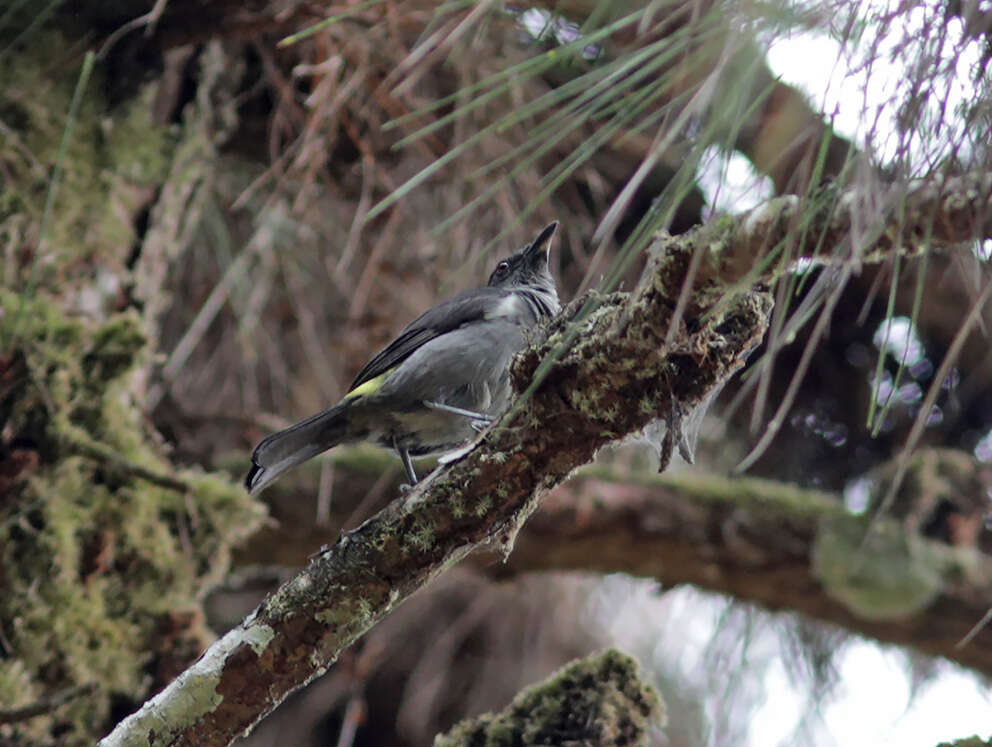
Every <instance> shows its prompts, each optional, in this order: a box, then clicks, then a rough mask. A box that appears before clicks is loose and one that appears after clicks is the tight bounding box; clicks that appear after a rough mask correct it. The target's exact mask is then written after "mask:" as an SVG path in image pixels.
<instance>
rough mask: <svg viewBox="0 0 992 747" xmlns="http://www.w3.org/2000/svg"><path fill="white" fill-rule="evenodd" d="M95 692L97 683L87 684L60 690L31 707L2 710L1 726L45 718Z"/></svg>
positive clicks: (0, 716) (0, 715)
mask: <svg viewBox="0 0 992 747" xmlns="http://www.w3.org/2000/svg"><path fill="white" fill-rule="evenodd" d="M93 692H96V683H95V682H87V683H86V684H83V685H73V686H72V687H67V688H66V689H65V690H60V691H59V692H57V693H55V694H54V695H50V696H49V697H47V698H41V699H40V700H36V701H35V702H34V703H31V704H30V705H26V706H21V707H20V708H0V724H16V723H18V722H19V721H27V720H28V719H32V718H35V717H36V716H43V715H45V714H46V713H51V712H52V711H54V710H55V709H56V708H59V707H60V706H63V705H65V704H66V703H68V702H69V701H70V700H75V699H76V698H82V697H83V696H85V695H89V694H90V693H93Z"/></svg>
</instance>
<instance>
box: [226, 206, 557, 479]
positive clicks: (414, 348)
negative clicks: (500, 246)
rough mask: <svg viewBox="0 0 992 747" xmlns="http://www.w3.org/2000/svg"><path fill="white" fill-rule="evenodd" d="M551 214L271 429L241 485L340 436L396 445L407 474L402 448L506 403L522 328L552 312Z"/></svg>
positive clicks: (455, 438)
mask: <svg viewBox="0 0 992 747" xmlns="http://www.w3.org/2000/svg"><path fill="white" fill-rule="evenodd" d="M557 227H558V223H557V221H556V222H554V223H551V224H550V225H548V226H547V227H545V228H544V230H543V231H541V233H540V234H538V236H537V238H536V239H534V241H533V242H531V243H530V244H529V245H528V246H526V247H524V248H523V249H521V250H520V251H519V252H517V253H516V254H514V255H512V256H510V257H507V258H506V259H504V260H502V261H501V262H500V263H499V264H498V265H496V269H495V270H493V273H492V275H490V276H489V283H488V285H487V286H486V287H484V288H477V289H475V290H470V291H465V292H463V293H459V294H458V295H456V296H454V297H453V298H451V299H449V300H447V301H443V302H442V303H439V304H438V305H437V306H434V307H433V308H431V309H429V310H427V311H425V312H424V313H423V314H421V315H420V316H419V317H417V318H416V319H414V320H413V321H412V322H410V323H409V324H408V325H407V326H406V327H405V328H404V329H403V331H402V332H400V334H399V336H398V337H397V338H396V339H395V340H393V341H392V342H391V343H389V345H387V346H386V347H385V349H383V350H382V351H380V352H379V353H378V354H377V355H376V356H375V357H373V358H372V360H370V361H369V362H368V363H366V364H365V367H364V368H363V369H362V370H361V371H359V372H358V375H357V376H356V377H355V380H354V381H353V382H352V384H351V388H350V389H349V391H348V393H347V394H346V395H345V396H344V398H343V399H342V400H341V401H340V402H338V403H337V404H336V405H334V406H333V407H331V408H329V409H327V410H324V411H323V412H321V413H318V414H316V415H313V416H311V417H309V418H307V419H306V420H302V421H300V422H299V423H297V424H296V425H293V426H290V427H289V428H287V429H285V430H283V431H279V432H278V433H274V434H273V435H271V436H269V437H268V438H266V439H265V440H264V441H262V442H261V443H260V444H259V445H258V446H257V447H255V452H254V454H252V457H251V461H252V466H251V469H250V470H249V472H248V476H247V477H246V478H245V486H246V487H247V488H248V490H250V491H251V492H252V493H256V492H258V491H260V490H262V488H264V487H265V486H266V485H268V484H269V483H271V482H272V481H273V480H275V479H276V478H277V477H279V476H280V475H281V474H282V473H283V472H285V471H286V470H288V469H290V468H292V467H295V466H296V465H297V464H300V463H301V462H305V461H306V460H307V459H310V458H312V457H315V456H317V455H318V454H320V453H322V452H324V451H327V450H328V449H330V448H332V447H334V446H337V445H338V444H343V443H354V442H357V441H372V442H374V443H377V444H379V445H381V446H385V447H386V448H392V449H395V450H396V452H397V453H398V454H399V457H400V459H401V460H403V466H404V468H405V469H406V474H407V477H408V478H409V479H410V482H411V484H412V483H415V482H416V481H417V473H416V472H414V470H413V463H412V462H411V460H410V458H411V457H419V456H428V455H431V454H443V453H445V452H451V451H454V450H455V449H458V448H459V447H461V446H464V445H465V444H466V443H468V442H469V441H470V440H471V439H472V438H473V437H474V436H475V435H476V433H477V432H478V431H479V430H481V429H482V428H484V427H485V425H486V424H488V423H490V422H492V419H493V418H494V417H495V416H496V415H497V414H499V413H500V412H501V411H502V410H503V409H504V408H505V407H506V406H507V404H508V401H509V397H510V384H509V365H510V361H511V360H512V359H513V356H514V355H515V354H516V353H517V352H518V351H519V350H520V349H521V348H522V347H523V346H524V345H525V344H526V340H527V331H528V329H530V328H531V327H533V326H534V325H535V324H537V322H538V321H540V320H541V319H542V318H544V317H548V316H552V315H554V314H556V313H558V311H559V309H560V308H561V304H560V303H559V302H558V290H557V288H556V287H555V281H554V278H552V277H551V272H550V270H549V269H548V250H549V244H550V240H551V236H552V235H553V234H554V232H555V229H556V228H557Z"/></svg>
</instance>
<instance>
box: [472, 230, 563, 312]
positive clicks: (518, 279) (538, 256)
mask: <svg viewBox="0 0 992 747" xmlns="http://www.w3.org/2000/svg"><path fill="white" fill-rule="evenodd" d="M557 228H558V221H554V222H553V223H549V224H548V225H547V226H545V227H544V229H543V230H542V231H541V233H539V234H538V235H537V238H536V239H534V240H533V241H532V242H531V243H530V244H528V245H527V246H525V247H524V248H523V249H521V250H520V251H519V252H517V253H516V254H512V255H510V256H509V257H507V258H506V259H503V260H500V262H499V264H497V265H496V269H495V270H493V273H492V275H490V276H489V287H490V288H507V289H510V288H520V287H531V288H537V289H541V290H544V291H545V292H553V293H555V297H556V298H557V291H556V289H555V281H554V278H553V277H552V276H551V270H550V268H549V267H548V251H549V250H550V248H551V237H552V236H553V235H554V232H555V230H556V229H557Z"/></svg>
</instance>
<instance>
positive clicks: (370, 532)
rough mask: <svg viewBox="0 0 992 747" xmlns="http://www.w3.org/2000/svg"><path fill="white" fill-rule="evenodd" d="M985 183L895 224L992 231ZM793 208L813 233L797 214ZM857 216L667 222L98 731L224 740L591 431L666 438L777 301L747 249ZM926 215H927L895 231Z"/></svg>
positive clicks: (800, 237) (929, 235)
mask: <svg viewBox="0 0 992 747" xmlns="http://www.w3.org/2000/svg"><path fill="white" fill-rule="evenodd" d="M990 183H992V182H990V177H988V176H985V175H982V176H980V177H977V187H976V182H975V181H974V180H973V181H971V182H968V181H967V180H962V181H959V182H954V183H950V184H944V185H938V186H933V187H931V186H929V185H928V186H925V187H924V188H923V189H922V190H920V191H918V192H916V193H914V194H912V195H910V196H909V198H908V199H907V200H906V201H905V203H904V204H905V206H906V209H905V210H904V211H903V212H902V213H901V215H902V218H901V221H900V223H899V225H901V226H902V227H903V232H902V233H901V234H900V233H898V232H897V236H903V237H906V238H907V239H908V240H907V241H904V242H903V244H906V243H910V241H911V240H912V238H913V237H914V236H921V237H922V239H924V240H928V243H929V244H930V245H933V244H937V243H940V242H945V243H947V244H954V243H956V242H960V241H963V240H965V239H966V238H977V237H980V236H987V235H988V234H989V233H992V230H990V229H992V221H990V220H989V217H988V216H989V213H988V201H989V191H990V190H989V186H990ZM976 189H977V190H979V191H976ZM963 196H966V197H967V199H966V200H961V199H960V198H961V197H963ZM861 197H863V196H862V195H859V194H857V193H849V194H846V195H844V196H843V197H842V199H841V200H839V201H838V202H837V203H836V204H838V205H844V204H849V203H851V202H852V201H853V202H854V204H857V201H858V199H859V198H861ZM894 208H895V205H893V209H894ZM892 214H893V213H891V212H890V213H886V214H882V215H880V218H881V219H880V221H879V225H878V231H877V232H873V233H872V235H873V236H875V238H876V241H875V242H873V244H872V245H871V246H872V247H873V248H874V249H875V251H874V252H873V253H869V252H867V249H868V246H860V247H858V248H859V249H860V251H858V255H859V256H861V257H862V258H863V257H874V256H884V255H885V253H886V252H888V251H891V250H901V249H902V245H901V244H900V243H899V242H898V241H893V240H892V234H891V232H886V231H885V229H886V228H889V227H891V225H892V224H895V222H896V221H895V219H893V218H892V217H891V216H892ZM917 216H919V217H917ZM800 218H802V219H803V220H804V222H806V224H807V225H815V226H822V229H821V231H822V235H821V231H804V232H794V231H793V228H794V225H795V223H796V221H798V220H799V219H800ZM850 220H851V213H850V212H848V211H845V210H834V209H833V206H832V205H831V206H829V207H824V208H822V209H821V210H820V211H817V210H810V209H807V210H805V211H803V213H802V214H801V213H800V211H799V210H798V205H797V201H795V200H785V201H781V200H780V201H774V202H773V203H771V204H769V205H768V206H764V207H762V208H760V209H759V210H757V211H754V212H753V213H752V214H750V215H745V216H742V217H740V218H737V219H734V220H732V221H727V220H722V221H715V222H714V223H713V224H711V225H705V226H702V227H700V229H699V230H698V231H694V232H691V233H690V234H688V235H687V236H685V237H680V238H678V239H674V238H671V237H665V236H660V237H659V238H658V240H657V241H656V243H655V245H654V247H653V251H652V256H651V259H650V261H649V263H648V266H647V268H646V270H645V272H644V275H643V276H642V278H641V281H640V283H639V284H638V286H637V288H636V289H635V290H634V292H632V293H631V294H629V295H627V294H619V293H618V294H613V295H611V296H606V297H600V296H588V297H586V298H584V299H580V300H579V301H578V302H573V304H572V305H571V306H570V308H569V309H568V310H567V311H566V312H565V313H564V314H563V315H561V316H560V317H558V318H557V319H556V320H555V323H554V324H553V325H552V327H551V329H550V331H549V334H548V337H547V339H546V340H545V341H544V342H543V343H541V344H540V345H538V346H534V347H532V348H529V349H528V350H526V351H525V352H524V353H523V354H522V355H521V356H519V357H518V358H517V359H516V361H515V362H514V366H513V376H514V381H515V384H516V385H517V386H518V389H519V390H523V389H524V387H525V386H527V387H528V388H527V389H526V391H524V392H523V395H522V398H521V399H520V400H519V401H518V404H517V406H515V407H513V408H511V410H510V412H508V413H507V414H506V415H504V417H503V418H502V419H501V420H500V421H499V423H497V424H496V425H495V426H494V427H492V428H491V429H490V430H488V431H487V432H486V433H484V434H483V435H482V436H481V437H480V439H479V441H478V442H477V444H476V445H475V447H474V448H473V449H472V450H471V451H470V452H469V453H468V454H467V455H465V456H463V457H461V458H459V459H457V460H455V461H454V462H452V463H451V464H448V465H446V466H445V467H443V468H442V469H439V470H437V471H436V472H434V473H433V474H432V475H430V476H429V477H428V478H427V479H425V480H424V481H423V482H422V483H420V484H418V485H417V486H416V488H415V489H414V490H413V491H411V492H410V493H409V494H408V495H406V496H404V497H403V498H401V499H399V500H397V501H396V502H395V503H393V504H391V505H390V506H389V507H387V508H386V509H385V510H383V511H381V512H380V513H379V514H378V515H376V516H375V517H373V518H372V519H370V520H369V521H367V522H365V523H364V524H363V525H362V526H360V527H358V528H357V529H356V530H354V531H351V532H347V533H345V534H343V535H342V536H341V537H340V539H339V540H338V541H337V543H336V544H335V545H334V546H333V547H331V548H329V549H328V550H327V551H326V552H323V553H321V554H320V555H319V556H318V557H316V558H314V559H313V560H312V561H311V563H310V564H309V566H308V567H307V568H306V569H305V570H303V571H302V572H301V573H300V574H299V575H297V576H296V578H294V579H293V580H291V581H290V582H288V583H287V584H285V585H284V586H283V587H281V588H280V589H279V590H278V591H277V592H276V593H274V594H273V595H272V596H270V597H269V598H268V599H266V600H265V602H263V603H262V604H261V605H260V606H259V608H258V609H257V610H255V612H253V613H252V614H251V615H249V617H248V618H247V619H246V620H245V621H244V622H243V623H242V624H241V625H240V626H238V627H237V628H235V629H234V630H232V631H231V632H229V633H228V634H227V635H225V636H224V637H223V638H221V639H220V640H219V641H218V642H217V643H216V644H214V645H213V646H212V647H211V648H210V649H209V650H208V651H207V652H206V653H205V654H204V656H203V657H202V658H201V659H200V660H199V661H198V662H197V663H196V664H195V665H194V666H193V667H191V668H190V669H189V670H187V671H186V672H185V673H184V674H182V675H181V676H180V677H179V678H178V679H177V680H176V681H175V682H173V683H172V684H171V685H170V686H169V687H167V688H166V689H165V690H163V691H162V692H161V693H159V694H158V695H157V696H156V697H155V698H153V699H152V700H150V701H149V702H147V703H146V704H145V705H144V706H143V707H142V708H141V709H140V710H139V711H138V712H137V713H135V714H133V715H132V716H130V717H128V718H127V719H125V720H124V721H123V722H121V724H119V725H118V727H117V728H116V729H115V730H114V732H113V733H112V734H111V735H109V736H108V737H107V738H106V739H105V740H104V741H103V744H105V745H117V744H130V743H132V742H134V741H135V740H141V741H142V742H143V743H149V744H197V745H213V744H227V743H229V742H230V741H231V740H232V739H233V738H234V737H236V736H237V735H238V734H241V733H243V732H244V731H245V730H246V729H250V728H251V726H252V725H253V724H254V723H256V722H257V721H258V720H259V719H260V718H262V717H263V716H264V715H265V714H267V713H268V712H269V711H271V710H272V709H273V708H274V707H275V706H276V705H278V703H279V702H281V701H282V700H283V699H284V698H285V697H286V696H287V695H288V694H289V693H290V692H292V691H293V690H295V689H297V688H299V687H301V686H303V685H305V684H306V683H307V682H309V681H310V680H312V679H313V678H314V677H317V676H319V675H320V674H322V673H323V672H324V671H325V670H326V668H327V667H328V666H329V665H330V664H331V663H332V662H333V661H334V660H335V659H336V657H337V656H338V655H339V654H340V652H341V651H342V650H343V649H344V648H346V647H347V646H348V645H350V644H351V643H352V642H353V641H354V640H355V639H357V638H358V637H359V636H361V635H362V633H364V632H365V631H366V630H368V629H369V628H370V627H371V626H372V625H374V624H375V623H376V622H377V621H378V620H379V619H381V618H382V617H383V616H385V615H387V614H389V612H390V610H391V609H393V608H394V607H395V606H396V605H397V604H399V603H400V602H402V601H403V600H404V599H405V598H407V597H408V596H409V595H410V594H412V593H413V592H415V591H416V590H417V589H419V588H420V587H422V586H424V585H425V584H427V583H429V582H430V580H431V579H432V578H434V577H435V576H436V575H437V574H439V573H441V572H442V571H443V570H444V569H445V568H447V567H449V566H450V565H452V564H453V563H455V562H458V561H459V560H460V559H462V558H464V557H465V556H466V555H467V554H468V553H469V552H471V551H472V550H474V549H477V548H479V547H482V546H484V545H489V544H493V545H495V546H496V547H497V548H499V549H500V550H502V552H503V553H504V554H509V552H510V550H511V549H512V545H513V541H514V539H515V537H516V534H517V532H518V531H519V529H520V527H521V526H522V524H523V522H524V521H525V520H526V519H527V518H528V516H530V514H531V513H532V512H533V511H534V510H535V508H536V507H537V503H538V501H539V500H540V498H541V497H542V496H543V495H544V494H545V493H546V492H547V491H549V490H550V489H551V488H552V487H554V486H555V485H557V484H558V483H560V482H561V481H562V480H564V479H565V478H566V477H567V476H568V475H569V473H570V472H571V471H572V470H573V469H575V467H577V466H579V465H581V464H584V463H586V462H588V461H590V460H591V459H592V458H593V456H594V455H595V453H596V451H597V450H598V449H599V448H601V447H602V446H604V445H606V444H608V443H611V442H615V441H617V440H620V439H623V438H625V437H627V436H629V435H631V434H634V433H637V432H639V431H641V430H642V429H643V428H644V427H645V426H647V425H649V424H651V423H652V422H654V421H656V420H658V419H659V418H663V419H666V420H667V422H668V425H669V427H668V433H667V436H666V443H665V444H664V447H665V448H666V449H667V450H668V451H670V450H671V449H672V448H674V446H673V444H674V443H677V442H678V440H679V438H680V433H679V428H678V422H679V415H680V413H686V412H691V411H692V410H693V409H694V408H696V407H697V406H699V405H700V403H702V402H704V401H705V400H706V398H707V397H708V396H709V395H710V394H711V393H712V392H713V391H714V390H715V389H716V388H717V387H719V386H720V385H722V384H723V383H724V382H725V381H726V380H727V378H728V377H729V376H730V375H732V373H733V372H734V371H735V370H737V369H738V368H739V367H741V366H742V365H743V364H744V362H745V360H746V358H747V355H748V354H749V352H750V351H751V350H753V349H754V347H755V346H756V345H757V344H758V342H759V341H760V339H761V337H762V335H763V334H764V331H765V329H766V325H767V321H768V316H769V314H770V311H771V301H770V298H769V296H768V295H767V294H766V293H763V292H761V291H754V290H751V288H752V287H755V284H760V283H762V281H764V280H766V279H771V278H773V277H775V275H776V273H780V272H786V271H787V267H785V266H776V265H774V264H769V263H768V262H764V263H760V264H756V258H759V257H763V256H765V255H767V254H768V253H769V250H770V248H772V247H775V246H777V245H779V244H780V242H781V241H784V240H785V239H786V238H788V239H789V240H790V241H791V242H792V243H793V245H794V246H795V247H796V249H797V252H805V253H806V254H810V255H812V254H813V253H814V252H813V251H811V250H810V249H809V248H808V247H816V246H818V244H817V243H816V242H818V241H819V240H820V239H821V238H825V239H826V240H827V241H826V246H829V247H834V246H843V245H844V242H845V241H847V242H850V241H851V236H852V234H853V232H852V230H851V223H850ZM921 223H925V224H926V225H928V226H931V227H932V228H933V230H928V231H924V232H920V233H919V234H917V233H915V232H908V233H907V232H906V231H905V227H906V226H910V227H913V226H918V225H920V224H921ZM857 238H858V240H861V239H862V238H863V237H862V236H861V235H859V236H858V237H857ZM831 239H836V240H835V241H833V242H831V241H830V240H831ZM850 245H851V244H850V243H849V244H848V246H850ZM910 245H911V243H910ZM855 246H857V244H855ZM828 259H829V258H828ZM756 266H760V267H761V268H762V269H760V270H754V271H751V269H750V268H753V267H756ZM728 288H730V289H733V290H731V291H728ZM831 567H832V566H831V565H829V564H827V565H824V566H823V569H825V570H827V571H829V570H830V569H831ZM748 575H753V574H745V576H744V577H743V579H741V580H740V583H742V584H743V583H744V582H745V581H746V579H747V576H748ZM835 587H836V584H835Z"/></svg>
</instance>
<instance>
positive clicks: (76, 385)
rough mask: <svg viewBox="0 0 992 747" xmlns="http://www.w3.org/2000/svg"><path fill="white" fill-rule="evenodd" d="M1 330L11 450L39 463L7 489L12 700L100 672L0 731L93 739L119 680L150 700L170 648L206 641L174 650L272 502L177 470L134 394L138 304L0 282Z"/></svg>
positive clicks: (2, 613)
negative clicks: (66, 299) (71, 307)
mask: <svg viewBox="0 0 992 747" xmlns="http://www.w3.org/2000/svg"><path fill="white" fill-rule="evenodd" d="M0 340H2V347H0V367H2V369H3V378H4V383H5V386H4V387H2V389H0V429H2V432H3V434H4V435H3V445H2V448H0V463H4V462H6V464H4V466H5V467H12V466H14V465H16V464H21V463H23V464H27V465H29V466H28V467H26V468H25V469H24V470H23V471H22V472H21V473H16V472H15V473H14V474H13V475H12V476H11V475H10V473H9V471H8V470H7V469H5V470H4V474H6V475H7V477H8V480H9V483H8V484H7V485H5V488H4V491H3V501H2V502H0V568H2V569H3V573H2V575H0V624H2V627H3V632H4V636H5V642H6V643H7V644H9V648H10V651H9V652H8V655H7V656H6V657H4V658H2V659H0V702H3V703H4V704H5V705H9V706H17V705H24V704H27V703H30V702H33V701H35V700H37V699H38V698H40V697H44V696H46V695H50V694H51V693H52V692H56V691H59V690H62V689H65V688H67V687H70V686H72V685H79V684H85V683H96V684H97V685H98V686H99V689H98V690H97V692H96V693H93V694H89V695H86V696H85V697H83V698H81V699H80V702H78V703H75V702H74V703H70V704H69V705H67V706H65V707H63V708H60V709H58V710H57V711H56V712H54V713H53V714H50V715H45V716H41V717H38V718H35V719H31V720H29V721H25V722H23V723H20V724H16V725H7V726H3V727H0V738H2V739H9V740H13V741H15V742H17V743H24V744H27V743H32V742H36V741H37V742H45V741H50V736H51V734H53V733H58V734H59V735H60V743H65V744H82V743H89V742H91V740H92V738H93V736H95V735H97V734H99V733H101V732H102V731H104V730H105V729H106V726H107V723H106V718H107V716H108V713H109V704H110V700H111V697H112V695H116V696H117V697H125V698H131V699H134V700H136V701H140V700H141V699H142V698H143V695H144V693H145V692H146V691H147V688H148V687H149V686H150V685H152V684H158V685H161V684H164V683H162V682H158V683H155V682H154V681H153V679H150V678H149V676H148V675H149V672H154V671H156V668H157V666H158V665H159V658H160V657H169V656H177V657H179V658H180V659H181V658H182V657H183V656H185V657H186V658H188V657H189V656H190V655H195V653H196V648H197V646H196V645H192V646H191V647H190V650H188V651H186V652H185V653H184V654H175V653H173V651H172V648H171V646H172V645H173V644H174V642H175V640H176V639H177V638H183V639H193V640H198V641H199V642H200V644H202V643H204V642H205V640H203V635H204V633H203V631H202V629H201V628H199V627H197V625H196V621H197V620H198V619H199V617H198V613H197V610H198V602H197V600H198V599H199V598H200V597H201V596H202V595H203V593H204V592H205V590H206V589H208V588H209V587H210V586H211V585H212V584H215V583H216V582H217V581H218V580H219V579H220V578H221V576H222V575H223V574H224V573H225V572H226V570H227V567H228V555H229V552H230V547H231V544H232V543H234V542H236V541H238V540H239V539H241V538H243V537H244V536H246V535H247V534H248V533H250V532H251V531H253V529H254V528H256V527H257V526H258V525H259V523H260V521H261V519H262V516H263V510H262V508H261V506H260V504H258V503H257V502H256V501H254V500H253V499H251V498H250V497H249V496H248V495H247V494H246V493H245V492H244V491H243V490H241V489H240V488H238V487H237V486H236V485H233V484H232V483H230V482H229V481H228V480H226V479H225V478H223V477H219V476H215V475H210V474H204V473H202V472H196V471H185V472H181V473H179V474H175V473H174V471H173V469H172V466H171V465H170V464H169V462H168V460H167V459H166V458H165V457H164V455H163V454H162V452H161V450H160V448H159V447H158V445H157V443H156V442H155V441H154V440H153V439H152V438H150V436H149V434H148V433H147V431H146V427H145V425H144V418H143V415H142V412H141V410H140V407H139V406H138V403H137V402H135V399H134V396H133V395H132V391H133V390H134V388H135V387H134V382H133V381H132V372H133V371H134V370H135V369H136V366H137V365H138V364H139V363H140V362H142V361H144V360H145V357H146V356H147V350H146V347H147V335H146V334H145V331H144V327H143V321H142V320H141V318H140V317H138V316H137V315H136V314H133V313H125V314H115V315H113V316H111V317H109V318H108V319H106V320H105V321H102V322H97V321H93V320H91V319H87V318H84V317H80V316H67V315H64V314H60V313H59V311H58V309H57V307H56V304H55V302H54V301H52V300H51V299H49V298H47V297H46V296H45V295H43V294H40V293H38V294H35V295H33V296H28V295H17V294H14V293H12V292H10V291H4V290H0ZM15 451H16V452H18V453H20V454H31V455H33V458H32V459H29V460H26V461H24V460H22V461H21V462H18V461H15V460H13V459H12V458H11V457H12V454H13V453H14V452H15ZM183 663H186V662H185V660H183ZM163 669H167V670H168V669H170V667H169V666H164V665H163ZM172 669H174V667H172Z"/></svg>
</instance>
